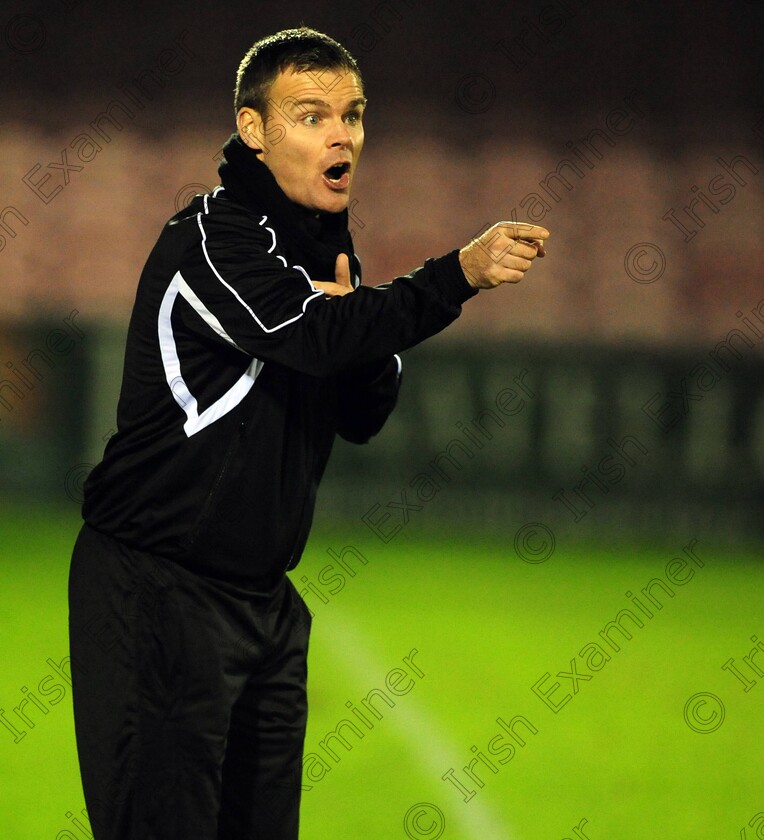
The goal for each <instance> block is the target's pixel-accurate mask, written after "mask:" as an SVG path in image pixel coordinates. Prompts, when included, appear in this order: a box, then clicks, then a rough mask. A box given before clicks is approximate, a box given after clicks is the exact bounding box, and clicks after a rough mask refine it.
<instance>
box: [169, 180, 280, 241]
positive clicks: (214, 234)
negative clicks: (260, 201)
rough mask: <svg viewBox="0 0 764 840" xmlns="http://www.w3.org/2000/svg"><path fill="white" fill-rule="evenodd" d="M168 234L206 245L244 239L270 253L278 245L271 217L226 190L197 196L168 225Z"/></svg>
mask: <svg viewBox="0 0 764 840" xmlns="http://www.w3.org/2000/svg"><path fill="white" fill-rule="evenodd" d="M166 230H167V232H177V233H180V232H181V231H183V232H187V233H190V234H191V235H192V236H194V237H197V236H198V237H201V239H202V240H203V241H209V240H210V239H211V238H213V239H218V238H223V239H227V238H229V237H231V236H233V237H237V238H239V237H244V238H245V239H246V240H248V241H249V242H251V243H254V242H256V243H258V244H260V245H263V246H264V247H265V248H266V249H269V246H271V245H272V244H275V234H274V232H273V230H272V228H271V227H270V222H269V220H268V217H267V216H265V215H262V214H258V213H255V212H253V211H252V210H251V209H250V208H248V207H246V206H245V205H243V204H241V203H239V202H238V201H235V200H234V199H232V198H231V197H230V196H229V195H228V193H227V192H226V191H225V190H224V189H223V187H217V188H216V189H215V190H213V191H212V192H209V193H200V194H197V195H195V196H194V197H193V198H192V199H191V201H190V202H189V203H188V204H187V205H186V206H185V207H183V208H182V209H181V210H179V211H178V212H177V213H176V214H175V215H174V216H173V217H172V218H171V219H170V220H169V221H168V222H167V225H166Z"/></svg>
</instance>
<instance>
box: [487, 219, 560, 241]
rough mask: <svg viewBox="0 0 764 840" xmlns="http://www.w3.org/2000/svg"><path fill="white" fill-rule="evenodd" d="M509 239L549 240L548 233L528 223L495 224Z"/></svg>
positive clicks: (542, 228)
mask: <svg viewBox="0 0 764 840" xmlns="http://www.w3.org/2000/svg"><path fill="white" fill-rule="evenodd" d="M497 225H498V226H499V227H501V229H502V231H503V233H504V234H505V235H506V236H508V237H509V238H510V239H549V236H550V234H549V231H548V230H547V229H546V228H544V227H541V226H540V225H532V224H531V223H530V222H497Z"/></svg>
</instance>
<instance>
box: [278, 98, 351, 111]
mask: <svg viewBox="0 0 764 840" xmlns="http://www.w3.org/2000/svg"><path fill="white" fill-rule="evenodd" d="M366 102H367V100H366V97H365V96H359V97H357V98H356V99H351V100H350V102H349V103H348V106H347V107H348V109H350V108H357V107H358V106H359V105H366ZM303 105H313V106H316V107H319V108H325V109H326V110H330V109H331V107H332V106H331V105H330V104H329V103H328V102H325V101H324V100H323V99H312V98H310V97H304V98H303V99H292V100H290V102H289V107H290V108H291V109H292V110H293V111H294V110H296V109H297V108H300V107H301V106H303Z"/></svg>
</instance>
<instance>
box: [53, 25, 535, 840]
mask: <svg viewBox="0 0 764 840" xmlns="http://www.w3.org/2000/svg"><path fill="white" fill-rule="evenodd" d="M365 106H366V98H365V96H364V91H363V82H362V79H361V74H360V72H359V70H358V67H357V65H356V63H355V60H354V59H353V58H352V56H350V54H349V53H348V52H347V51H346V50H345V49H344V48H343V47H342V46H340V45H339V44H337V43H336V42H335V41H333V40H332V39H330V38H328V37H327V36H325V35H323V34H321V33H318V32H315V31H314V30H309V29H306V28H301V29H297V30H287V31H284V32H280V33H278V34H277V35H274V36H272V37H269V38H266V39H264V40H262V41H259V42H258V43H256V44H255V45H254V46H253V47H252V49H251V50H250V51H249V52H248V53H247V55H246V56H245V58H244V60H243V62H242V64H241V67H240V68H239V73H238V78H237V86H236V98H235V108H236V121H237V132H236V133H235V134H234V135H233V136H232V137H231V138H230V139H229V141H228V142H227V143H226V145H225V147H224V155H225V161H224V162H223V163H222V165H221V167H220V178H221V186H219V187H218V188H217V189H216V190H215V191H214V192H212V193H211V194H209V195H204V196H197V197H196V198H195V199H194V201H193V202H192V203H191V205H190V206H189V207H188V208H186V209H185V210H183V211H182V212H180V213H178V214H177V215H176V216H175V217H174V218H172V219H171V220H170V222H169V223H168V224H167V226H166V227H165V229H164V230H163V232H162V234H161V236H160V238H159V241H158V242H157V245H156V246H155V248H154V250H153V251H152V253H151V255H150V256H149V259H148V262H147V264H146V267H145V268H144V271H143V274H142V276H141V280H140V284H139V286H138V291H137V296H136V301H135V307H134V310H133V314H132V318H131V321H130V327H129V332H128V339H127V349H126V356H125V368H124V378H123V383H122V391H121V395H120V400H119V406H118V431H117V433H116V434H115V435H114V436H113V437H112V438H111V440H110V441H109V443H108V445H107V447H106V451H105V454H104V459H103V461H102V463H101V464H99V465H98V466H97V467H96V468H95V469H94V470H93V472H92V474H91V476H90V477H89V480H88V482H87V485H86V488H85V503H84V506H83V516H84V519H85V524H84V526H83V528H82V531H81V533H80V536H79V538H78V541H77V544H76V546H75V549H74V553H73V558H72V569H71V575H70V641H71V655H72V672H73V673H72V676H73V692H74V694H73V697H74V714H75V725H76V732H77V744H78V752H79V758H80V767H81V772H82V779H83V787H84V791H85V799H86V803H87V806H88V810H89V813H90V818H91V823H92V827H93V833H94V837H95V840H128V839H129V840H180V838H190V837H193V838H194V840H256V838H257V840H288V838H289V839H293V838H296V837H297V832H298V811H299V798H300V778H301V761H302V750H303V740H304V734H305V724H306V715H307V704H306V688H305V685H306V656H307V645H308V634H309V626H310V614H309V612H308V610H307V608H306V606H305V605H304V603H303V602H302V600H301V599H300V597H299V595H298V594H297V592H296V590H295V589H294V587H293V586H292V584H291V582H290V581H289V579H288V578H287V577H286V575H285V572H286V571H288V570H289V569H293V568H294V567H295V566H296V564H297V563H298V562H299V559H300V555H301V553H302V550H303V547H304V545H305V542H306V539H307V536H308V531H309V528H310V524H311V518H312V514H313V508H314V503H315V498H316V490H317V487H318V484H319V481H320V479H321V475H322V473H323V471H324V467H325V465H326V462H327V459H328V457H329V453H330V450H331V447H332V442H333V440H334V437H335V435H336V434H339V435H340V436H342V437H343V438H345V439H346V440H349V441H352V442H356V443H363V442H366V441H368V440H369V438H370V437H372V436H373V435H374V434H376V433H377V432H378V431H379V429H380V428H381V427H382V425H383V424H384V422H385V420H386V418H387V416H388V414H389V413H390V411H391V410H392V409H393V406H394V405H395V401H396V398H397V393H398V385H399V378H400V361H399V359H398V357H397V356H396V355H395V353H396V352H398V351H401V350H404V349H406V348H408V347H411V346H412V345H414V344H417V343H418V342H420V341H422V340H423V339H425V338H427V337H428V336H430V335H433V334H434V333H437V332H438V331H440V330H442V329H443V328H444V327H446V326H447V325H448V324H449V323H450V322H451V321H453V320H454V319H455V318H456V317H458V315H459V313H460V311H461V304H462V303H463V302H464V301H466V300H467V299H468V298H470V297H472V296H473V295H475V294H477V290H478V288H490V287H492V286H497V285H499V284H501V283H504V282H516V281H518V280H520V279H521V278H522V277H523V275H524V273H525V272H526V271H527V270H528V269H529V268H530V267H531V265H532V262H533V259H534V258H535V257H536V256H537V254H541V255H543V240H544V239H545V238H546V237H547V236H548V235H549V234H548V232H547V231H546V230H544V229H543V228H540V227H536V226H533V225H529V224H518V223H515V224H509V223H504V224H500V225H498V226H494V228H492V229H491V230H490V231H487V232H486V234H484V235H483V236H482V237H481V238H480V239H479V240H475V241H473V242H471V243H470V244H469V245H467V246H466V247H465V248H463V249H461V251H453V252H452V253H450V254H447V255H446V256H443V257H440V258H438V259H430V260H427V261H426V262H425V264H424V266H423V267H421V268H419V269H417V270H416V271H413V272H412V273H411V274H409V275H407V276H406V277H400V278H397V279H396V280H394V281H392V282H391V283H389V284H387V285H386V286H383V287H376V288H371V287H366V286H361V285H360V264H359V262H358V260H357V258H356V257H355V254H354V252H353V244H352V241H351V238H350V235H349V233H348V229H347V223H348V213H347V207H348V199H349V195H350V189H351V185H352V181H353V178H354V176H355V172H356V167H357V165H358V159H359V156H360V154H361V149H362V147H363V141H364V133H363V112H364V108H365Z"/></svg>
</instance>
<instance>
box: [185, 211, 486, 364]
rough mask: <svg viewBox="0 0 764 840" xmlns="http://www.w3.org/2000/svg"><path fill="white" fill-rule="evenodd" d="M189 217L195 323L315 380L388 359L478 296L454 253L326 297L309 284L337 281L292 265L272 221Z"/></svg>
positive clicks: (227, 215)
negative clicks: (393, 276)
mask: <svg viewBox="0 0 764 840" xmlns="http://www.w3.org/2000/svg"><path fill="white" fill-rule="evenodd" d="M184 223H185V224H192V225H196V229H195V230H194V233H193V234H192V239H193V241H192V242H191V244H190V245H189V246H188V248H187V249H186V251H185V254H184V256H183V258H182V260H181V267H180V269H179V271H178V272H177V274H176V275H175V278H174V282H176V283H177V284H178V292H179V294H180V295H182V296H183V297H184V298H185V300H186V301H187V302H188V303H189V304H190V305H191V307H192V308H193V309H194V310H195V312H196V314H197V315H198V316H199V318H198V319H195V321H194V323H195V324H196V327H195V328H196V329H197V330H198V331H199V332H200V333H201V334H203V335H205V336H206V337H210V335H211V333H214V334H215V335H216V336H217V337H219V338H222V339H224V340H225V341H227V342H228V343H229V344H231V345H233V346H234V347H236V348H238V349H240V350H242V351H243V352H245V353H246V354H248V355H250V356H253V357H256V358H258V359H261V360H262V361H273V362H277V363H279V364H282V365H285V366H286V367H290V368H293V369H295V370H298V371H301V372H303V373H307V374H310V375H313V376H332V375H336V374H338V373H342V372H343V371H348V370H350V369H352V368H357V367H359V366H362V365H366V364H368V363H372V362H375V361H376V362H378V361H380V360H381V359H389V358H390V356H392V355H393V354H394V353H397V352H399V351H401V350H405V349H406V348H408V347H412V346H413V345H415V344H417V343H419V342H420V341H423V340H424V339H426V338H428V337H429V336H431V335H434V334H435V333H437V332H439V331H440V330H442V329H443V328H444V327H446V326H447V325H448V324H450V323H451V322H452V321H453V320H454V319H455V318H457V317H458V316H459V314H460V312H461V304H462V303H463V302H464V301H465V300H467V299H468V298H470V297H472V295H474V294H475V293H476V291H475V290H474V289H473V288H472V286H470V284H469V283H468V282H467V280H466V278H465V277H464V274H463V272H462V270H461V266H460V264H459V260H458V251H453V252H451V253H450V254H447V255H446V256H444V257H439V258H436V259H428V260H427V261H426V262H425V263H424V265H423V266H422V267H421V268H418V269H416V270H415V271H413V272H411V273H410V274H408V275H406V276H404V277H399V278H397V279H396V280H394V281H393V282H391V283H388V284H385V285H384V286H381V287H377V288H373V287H369V286H360V287H359V288H357V289H356V290H355V291H354V292H353V293H352V294H348V295H344V296H342V297H333V298H326V296H325V295H324V294H323V292H322V291H321V290H320V289H318V288H316V287H315V286H314V285H313V283H312V280H313V279H316V280H330V279H333V278H311V277H309V276H308V273H307V272H306V271H305V269H304V268H302V267H301V266H298V265H294V266H291V265H288V264H287V261H286V259H285V258H284V257H283V256H282V255H281V254H280V253H279V251H278V246H277V240H276V236H275V233H274V232H273V230H272V229H271V228H270V227H269V226H268V220H267V217H263V218H262V220H261V221H260V222H259V223H258V222H257V219H256V217H253V216H251V215H249V214H243V213H234V212H232V211H231V210H230V209H225V210H218V211H217V212H207V213H199V214H197V215H196V216H195V217H191V218H189V219H187V220H186V221H185V222H184Z"/></svg>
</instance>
